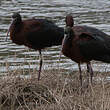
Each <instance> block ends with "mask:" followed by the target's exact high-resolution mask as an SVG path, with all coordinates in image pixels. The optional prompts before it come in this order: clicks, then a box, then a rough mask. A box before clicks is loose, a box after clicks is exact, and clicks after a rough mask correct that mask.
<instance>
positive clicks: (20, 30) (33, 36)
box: [7, 13, 64, 80]
mask: <svg viewBox="0 0 110 110" xmlns="http://www.w3.org/2000/svg"><path fill="white" fill-rule="evenodd" d="M12 19H13V21H12V23H11V25H10V28H9V30H8V33H9V32H10V39H11V40H12V42H13V43H16V44H18V45H25V46H27V47H29V48H32V49H35V50H38V51H39V54H40V66H39V74H38V80H39V79H40V72H41V68H42V54H41V50H42V49H44V48H46V47H51V46H57V45H61V43H62V39H63V37H64V29H63V28H61V27H58V26H57V25H55V24H54V23H53V22H52V21H49V20H46V19H34V18H33V19H28V20H22V18H21V15H20V14H19V13H14V14H13V15H12ZM8 33H7V36H8Z"/></svg>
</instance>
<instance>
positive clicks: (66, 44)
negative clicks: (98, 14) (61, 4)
mask: <svg viewBox="0 0 110 110" xmlns="http://www.w3.org/2000/svg"><path fill="white" fill-rule="evenodd" d="M65 21H66V28H65V34H66V35H65V37H64V39H63V42H62V53H63V54H64V55H65V56H66V57H68V58H70V59H71V60H73V61H75V62H76V63H78V67H79V72H80V81H81V86H82V74H81V67H80V64H81V63H86V64H87V70H88V72H89V73H90V76H91V83H92V77H93V70H92V67H91V63H90V61H91V60H96V61H102V62H105V63H110V36H109V35H107V34H106V33H104V32H102V31H101V30H98V29H96V28H94V27H89V26H74V19H73V17H72V16H71V15H70V14H69V15H67V16H66V19H65Z"/></svg>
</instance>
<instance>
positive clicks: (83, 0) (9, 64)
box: [0, 0, 110, 74]
mask: <svg viewBox="0 0 110 110" xmlns="http://www.w3.org/2000/svg"><path fill="white" fill-rule="evenodd" d="M17 11H20V12H21V15H22V17H23V19H28V18H32V17H35V18H46V19H49V20H53V21H54V22H55V23H56V24H57V25H59V26H61V27H64V26H65V22H64V18H65V16H66V15H67V14H68V13H72V15H73V16H74V19H75V24H76V25H89V26H93V27H96V28H98V29H101V30H102V31H104V32H106V33H107V34H110V0H2V1H0V73H1V74H4V73H6V72H7V70H17V69H21V70H25V71H28V70H29V69H28V68H30V70H31V69H36V68H37V69H38V64H39V56H38V55H39V54H38V52H36V51H34V50H31V49H28V48H26V47H25V46H17V45H16V44H14V43H12V42H11V40H8V41H5V39H6V32H7V29H8V27H9V24H10V22H11V15H12V13H13V12H17ZM60 49H61V46H54V47H51V48H47V49H46V50H44V51H43V52H42V53H43V59H44V64H43V69H51V68H58V67H60V68H65V69H71V70H77V64H76V63H75V62H73V61H71V60H70V59H67V58H66V57H64V56H63V55H62V57H61V61H60V62H59V60H58V58H59V53H60ZM109 66H110V65H108V64H104V63H100V62H98V63H97V64H96V63H93V67H94V70H97V71H108V70H109V68H110V67H109ZM83 67H85V66H83Z"/></svg>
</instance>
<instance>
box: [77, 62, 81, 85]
mask: <svg viewBox="0 0 110 110" xmlns="http://www.w3.org/2000/svg"><path fill="white" fill-rule="evenodd" d="M78 67H79V73H80V75H79V79H80V83H81V86H82V72H81V66H80V63H78Z"/></svg>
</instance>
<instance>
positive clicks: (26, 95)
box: [0, 70, 110, 110]
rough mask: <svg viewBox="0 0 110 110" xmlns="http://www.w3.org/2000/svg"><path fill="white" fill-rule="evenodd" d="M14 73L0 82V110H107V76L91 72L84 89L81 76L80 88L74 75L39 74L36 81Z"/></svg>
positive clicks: (109, 84) (109, 91)
mask: <svg viewBox="0 0 110 110" xmlns="http://www.w3.org/2000/svg"><path fill="white" fill-rule="evenodd" d="M17 72H18V73H19V71H16V74H15V73H14V74H13V73H12V74H8V76H6V77H3V78H1V79H0V110H110V82H109V81H106V77H107V76H110V73H101V74H100V73H98V72H97V73H95V75H94V80H93V82H94V83H93V85H92V86H91V85H89V86H88V87H87V77H86V74H85V73H86V72H85V73H83V81H84V83H83V88H81V86H80V82H79V77H78V76H79V73H78V72H73V73H70V74H65V73H67V71H65V70H48V71H43V72H42V77H41V80H40V81H39V82H38V81H37V78H35V75H36V74H33V75H32V77H28V78H26V77H20V75H19V76H18V73H17ZM19 74H20V73H19Z"/></svg>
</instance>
